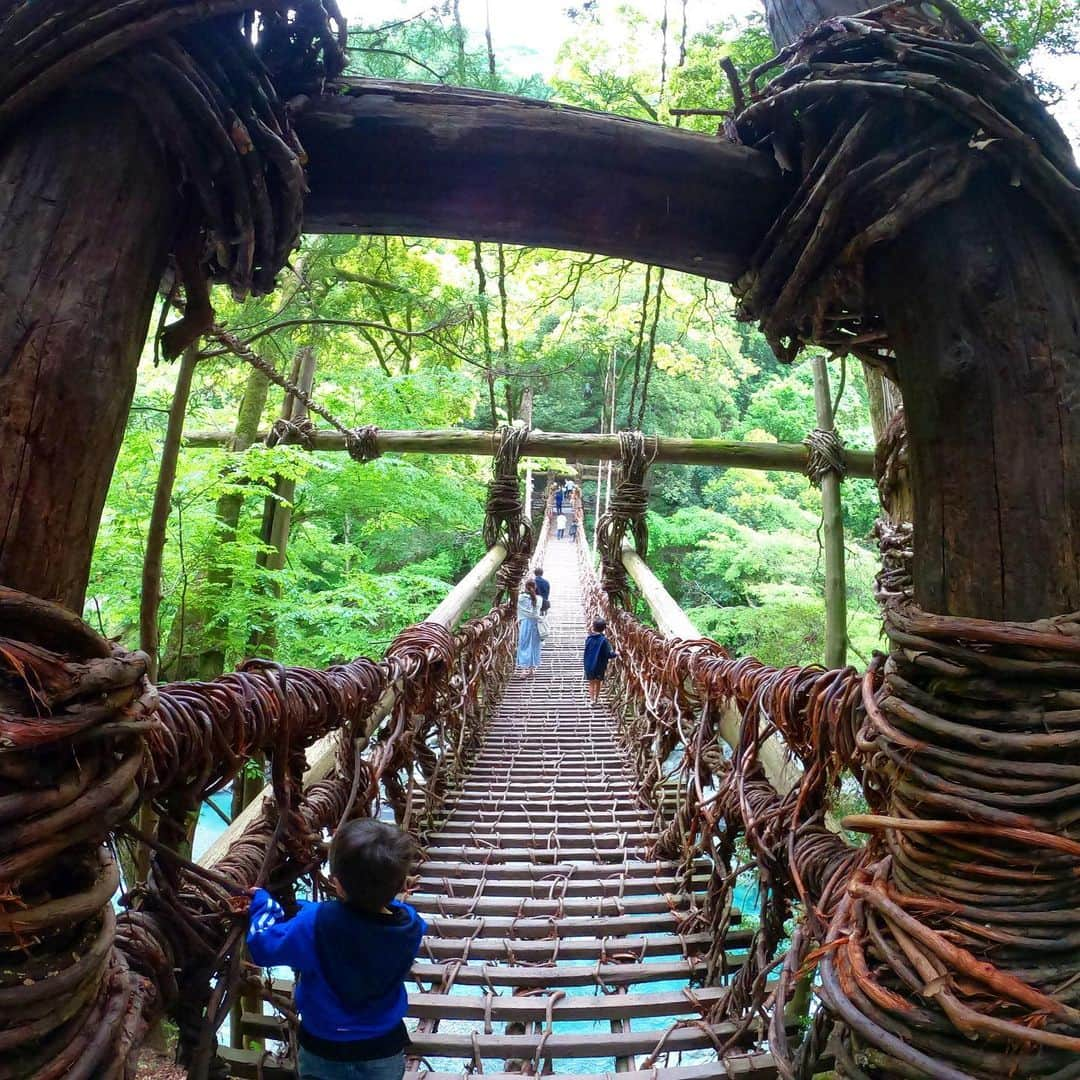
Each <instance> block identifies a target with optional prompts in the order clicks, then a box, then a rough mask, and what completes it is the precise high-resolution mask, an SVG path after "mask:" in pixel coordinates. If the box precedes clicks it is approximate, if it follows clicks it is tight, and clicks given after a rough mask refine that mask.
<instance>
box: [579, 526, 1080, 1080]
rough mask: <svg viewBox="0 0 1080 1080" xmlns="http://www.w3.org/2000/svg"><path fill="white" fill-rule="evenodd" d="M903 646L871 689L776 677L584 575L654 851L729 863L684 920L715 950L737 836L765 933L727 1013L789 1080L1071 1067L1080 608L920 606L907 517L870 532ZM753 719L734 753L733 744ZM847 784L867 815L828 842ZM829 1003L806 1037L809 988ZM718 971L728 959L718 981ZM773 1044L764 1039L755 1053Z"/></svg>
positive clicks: (965, 1079) (735, 867)
mask: <svg viewBox="0 0 1080 1080" xmlns="http://www.w3.org/2000/svg"><path fill="white" fill-rule="evenodd" d="M879 532H880V535H881V541H882V548H883V554H884V557H885V568H884V569H883V571H882V574H881V575H880V577H879V599H880V601H881V603H882V608H883V612H884V616H885V625H886V631H887V633H888V636H889V640H890V643H891V649H890V652H889V655H888V657H883V656H882V657H878V658H876V659H875V661H874V663H873V664H872V665H871V667H870V669H869V670H868V671H867V672H866V673H865V674H862V675H860V674H858V673H857V672H856V671H855V670H854V669H852V668H846V669H842V670H834V671H827V670H824V669H821V668H817V667H808V668H799V667H792V668H785V669H774V668H769V667H767V666H765V665H762V664H760V663H759V662H758V661H756V660H754V659H752V658H744V659H738V660H735V659H732V658H730V657H729V656H728V654H727V652H726V651H725V650H724V648H723V647H722V646H721V645H719V644H717V643H716V642H714V641H710V640H699V641H680V640H672V639H665V638H664V637H663V636H662V635H660V634H659V633H657V632H656V631H654V630H651V629H649V628H648V627H645V626H643V625H642V624H641V623H640V622H639V621H638V620H637V619H636V618H635V617H634V616H633V615H632V614H631V613H630V611H628V610H627V609H626V608H624V607H622V606H620V605H619V604H617V603H614V602H613V600H612V598H611V597H610V596H609V595H608V594H607V593H606V592H605V591H604V589H603V588H602V586H601V583H600V581H599V580H598V579H597V577H596V575H595V573H594V572H593V570H592V566H591V560H590V559H589V556H588V552H587V549H586V547H585V545H584V544H582V545H581V546H580V549H579V550H580V552H581V556H582V572H583V575H584V580H585V582H586V586H587V595H588V605H589V608H590V609H591V611H593V612H594V613H598V614H603V615H604V617H605V618H607V620H608V624H609V628H610V629H609V634H610V636H611V637H612V638H613V641H614V644H615V648H616V650H617V652H618V654H619V657H620V662H619V663H618V664H617V665H616V666H615V667H614V668H613V673H614V681H613V688H612V689H613V697H614V700H615V702H616V706H617V711H618V712H619V714H620V715H621V717H622V721H621V722H622V733H623V734H622V737H623V738H624V740H625V742H626V745H627V747H628V749H629V750H630V752H631V753H632V754H633V755H634V756H635V758H636V760H637V763H638V768H639V770H640V773H641V775H642V777H643V778H644V780H645V789H646V790H647V791H650V792H651V793H652V796H653V802H654V805H655V807H656V809H657V812H658V816H659V817H663V818H664V820H668V815H670V814H671V812H672V811H674V818H673V819H672V820H670V824H668V825H667V826H666V828H665V829H664V830H663V832H662V833H661V835H660V838H659V840H658V841H657V853H658V854H663V855H665V856H668V857H675V858H682V859H683V860H684V862H685V865H686V866H687V868H688V872H689V867H690V865H691V862H692V860H693V858H694V857H695V856H696V855H698V854H701V853H707V854H709V855H710V856H711V857H712V858H713V859H714V861H715V865H716V867H717V869H716V871H715V872H714V876H713V880H712V882H711V883H710V888H709V892H708V898H707V900H706V903H705V904H704V905H703V907H702V908H701V909H700V910H698V911H696V912H692V913H691V915H690V918H692V919H693V920H695V922H696V923H697V924H698V927H700V926H701V925H707V926H709V927H710V928H711V929H712V930H713V931H714V933H715V935H716V937H717V940H718V941H722V939H723V934H724V931H725V930H726V927H727V920H728V914H729V911H730V891H731V887H732V884H733V882H734V878H735V876H736V875H737V873H738V871H739V870H740V869H746V867H745V866H740V864H739V862H738V859H737V850H736V843H735V842H736V839H737V838H738V837H739V836H742V837H743V839H744V840H745V845H746V848H747V849H748V850H749V852H750V855H751V865H752V866H753V868H754V869H755V870H756V872H757V875H758V881H759V887H760V897H761V900H760V910H759V912H758V914H759V917H760V926H759V929H758V930H757V932H756V935H755V939H754V942H753V944H752V946H751V948H750V952H749V956H748V958H747V961H746V963H745V964H744V965H743V966H742V967H741V968H740V970H739V971H738V972H737V974H736V975H735V976H734V977H733V978H732V979H730V981H729V982H728V984H727V985H729V987H730V989H729V993H728V994H727V995H726V997H725V998H724V999H723V1000H722V1001H721V1002H719V1003H718V1004H717V1006H716V1010H715V1011H716V1013H717V1015H726V1016H728V1017H731V1018H739V1017H741V1018H742V1021H743V1028H742V1030H743V1031H744V1032H745V1031H748V1030H754V1025H755V1024H757V1023H760V1026H759V1027H758V1028H757V1030H758V1031H759V1034H760V1036H761V1037H762V1039H763V1040H767V1045H768V1047H769V1049H770V1050H771V1051H772V1053H773V1054H774V1055H775V1057H776V1061H777V1067H778V1069H779V1071H780V1074H781V1075H782V1076H783V1077H785V1078H800V1080H805V1078H809V1077H810V1076H812V1075H813V1073H814V1071H815V1069H816V1068H818V1067H819V1063H820V1062H821V1060H822V1058H823V1055H825V1054H826V1052H828V1054H829V1055H831V1057H832V1060H833V1061H834V1062H835V1067H836V1072H837V1075H839V1076H841V1077H844V1078H848V1080H864V1078H875V1080H877V1078H884V1077H895V1076H904V1077H920V1078H938V1077H944V1078H948V1080H971V1078H978V1080H992V1078H994V1077H1000V1076H1002V1075H1013V1076H1025V1077H1053V1078H1054V1080H1065V1078H1066V1077H1073V1076H1077V1075H1080V1071H1078V1070H1080V1066H1077V1061H1078V1060H1080V1059H1078V1058H1077V1052H1078V1051H1080V1024H1078V1021H1080V1012H1078V1009H1077V1006H1078V1004H1080V980H1078V979H1077V978H1076V972H1077V971H1078V970H1080V914H1078V912H1077V909H1076V905H1075V882H1076V879H1077V875H1078V874H1080V837H1078V827H1080V826H1078V822H1080V786H1078V784H1077V781H1078V780H1080V736H1078V735H1077V723H1076V719H1075V716H1076V706H1077V705H1078V704H1080V696H1078V693H1080V663H1078V657H1080V616H1065V617H1061V618H1058V619H1053V620H1047V621H1045V622H1041V623H1032V624H1017V623H995V622H990V621H985V620H979V619H961V618H949V617H944V616H939V615H933V614H930V613H927V612H923V611H921V610H919V609H918V608H917V607H916V606H915V605H914V604H913V603H912V602H911V601H910V588H909V587H908V586H907V585H905V583H904V578H903V563H904V559H903V553H904V552H905V551H907V550H910V527H909V526H895V527H890V526H885V525H882V526H881V527H880V529H879ZM731 709H736V710H738V713H739V714H740V715H741V718H742V720H741V731H740V738H739V742H738V746H737V747H736V748H735V750H734V751H730V750H729V749H728V748H727V747H726V746H725V745H724V742H723V740H722V738H721V737H720V734H719V727H720V722H721V720H722V718H723V716H724V713H725V711H726V710H731ZM774 733H776V734H779V735H780V736H781V737H782V739H783V741H784V743H785V745H786V746H787V747H788V749H789V750H790V752H791V754H792V755H793V757H794V758H795V760H796V761H797V762H798V763H799V764H800V765H801V766H802V770H803V773H802V778H801V780H800V781H799V782H798V783H797V784H796V786H795V787H794V788H793V789H792V790H791V791H790V792H788V793H787V794H785V795H781V794H780V793H779V792H778V791H777V790H776V789H775V788H774V787H773V786H772V785H771V784H770V783H769V781H768V780H767V779H766V777H765V775H764V773H763V771H762V769H761V767H760V762H759V760H758V748H759V747H760V746H761V745H762V742H763V741H764V740H765V739H766V738H768V737H769V736H770V735H772V734H774ZM845 776H851V777H854V778H855V779H856V780H857V781H858V782H859V784H860V786H861V788H862V791H863V794H864V796H865V798H866V801H867V803H868V806H869V808H870V811H871V812H870V813H867V814H857V815H851V816H849V817H847V818H845V819H844V820H843V821H842V823H841V824H842V825H844V826H845V827H846V828H847V829H848V830H854V831H861V832H864V833H866V834H868V836H869V841H868V843H866V845H865V846H855V845H853V844H851V843H848V842H847V841H846V840H844V839H843V838H842V837H841V836H840V835H838V834H837V833H835V832H833V831H831V830H830V828H829V826H828V822H827V818H826V813H827V811H828V809H829V806H830V804H831V802H832V801H833V799H834V797H835V796H836V794H837V792H838V790H839V786H840V784H841V782H842V780H843V778H844V777H845ZM813 972H816V978H815V989H816V991H817V993H818V995H819V997H820V1000H821V1002H822V1003H823V1004H824V1006H825V1008H822V1009H819V1010H817V1011H816V1012H815V1013H814V1014H813V1020H812V1023H811V1024H810V1027H809V1029H808V1030H807V1032H806V1034H805V1037H804V1038H803V1039H802V1040H801V1041H799V1042H795V1041H793V1039H792V1037H791V1034H790V1031H789V1030H788V1027H789V1026H790V1025H789V1024H788V1023H787V1022H786V1021H787V1020H788V1012H787V1006H788V1005H789V1003H790V1001H791V998H792V996H793V994H794V993H795V990H796V986H797V984H798V982H799V979H800V976H803V975H805V974H807V973H813ZM726 974H727V973H726V972H725V971H724V968H723V952H722V949H720V948H719V947H718V948H717V949H716V950H715V951H714V953H713V955H712V957H711V958H710V970H709V977H710V978H711V979H713V980H719V979H721V978H722V977H724V976H725V975H726ZM763 1044H764V1043H763Z"/></svg>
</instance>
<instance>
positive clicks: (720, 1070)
mask: <svg viewBox="0 0 1080 1080" xmlns="http://www.w3.org/2000/svg"><path fill="white" fill-rule="evenodd" d="M218 1053H219V1056H220V1057H221V1058H222V1060H223V1061H224V1062H225V1063H226V1065H227V1066H228V1068H229V1074H230V1075H231V1076H236V1077H241V1078H243V1080H256V1078H258V1077H262V1080H295V1078H296V1071H295V1069H294V1068H293V1067H292V1065H291V1063H290V1064H286V1065H282V1064H280V1063H277V1061H276V1059H275V1058H273V1057H272V1056H271V1057H268V1056H267V1055H264V1054H263V1053H262V1052H261V1051H258V1050H237V1049H232V1048H229V1047H219V1050H218ZM260 1070H261V1071H260ZM574 1075H575V1077H576V1080H611V1074H610V1073H575V1074H574ZM474 1076H475V1074H474V1073H469V1072H468V1071H467V1070H465V1069H462V1070H461V1071H460V1072H432V1071H431V1070H429V1069H421V1070H418V1071H417V1070H413V1071H409V1072H406V1073H405V1078H404V1080H473V1077H474ZM621 1076H622V1077H623V1078H624V1080H727V1078H731V1080H775V1078H776V1076H777V1072H776V1067H775V1066H774V1065H773V1063H772V1057H771V1056H770V1055H769V1054H745V1055H741V1054H740V1055H737V1056H729V1057H727V1058H725V1060H724V1061H722V1062H720V1061H713V1062H706V1063H705V1064H702V1065H673V1066H666V1067H661V1068H656V1069H649V1070H647V1071H633V1072H627V1073H622V1074H621ZM484 1078H485V1080H521V1073H519V1072H516V1073H507V1072H490V1071H487V1072H485V1073H484Z"/></svg>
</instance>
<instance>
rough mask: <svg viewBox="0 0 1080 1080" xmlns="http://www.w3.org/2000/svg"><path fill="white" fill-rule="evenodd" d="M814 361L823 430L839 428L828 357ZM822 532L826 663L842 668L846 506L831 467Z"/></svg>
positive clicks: (823, 480)
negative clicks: (837, 426)
mask: <svg viewBox="0 0 1080 1080" xmlns="http://www.w3.org/2000/svg"><path fill="white" fill-rule="evenodd" d="M811 364H812V365H813V370H814V408H815V411H816V412H817V426H818V427H819V428H820V429H821V430H822V431H835V430H836V428H835V424H834V423H833V403H832V396H831V394H830V391H829V369H828V367H827V366H826V364H825V357H824V356H815V357H814V358H813V360H812V361H811ZM821 532H822V540H823V544H824V548H825V666H826V667H830V668H839V667H843V666H844V665H845V664H846V663H847V584H846V582H845V579H844V508H843V504H842V503H841V500H840V477H839V476H838V475H837V474H836V473H835V472H832V471H831V470H830V471H829V472H827V473H825V474H824V475H823V476H822V477H821Z"/></svg>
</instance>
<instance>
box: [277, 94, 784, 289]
mask: <svg viewBox="0 0 1080 1080" xmlns="http://www.w3.org/2000/svg"><path fill="white" fill-rule="evenodd" d="M336 86H337V88H338V89H339V90H340V91H341V92H340V93H336V94H326V95H323V96H322V97H320V98H317V99H315V100H313V101H312V102H311V103H310V104H309V105H308V106H307V107H306V108H305V109H304V111H303V112H302V113H301V114H300V116H299V117H298V118H297V131H298V133H299V136H300V139H301V141H302V142H303V144H304V147H305V148H306V150H307V152H308V155H309V158H310V164H309V166H308V184H309V187H310V188H311V194H310V195H309V197H308V199H307V203H306V206H305V213H304V228H305V229H306V231H308V232H346V233H348V232H357V233H386V234H389V235H399V234H401V235H406V236H446V237H457V238H462V239H470V240H485V241H493V242H503V243H511V244H531V245H536V246H540V247H555V248H566V249H570V250H576V251H590V252H596V253H598V254H602V255H614V256H618V257H621V258H628V259H636V260H638V261H641V262H649V263H654V264H656V265H658V266H667V267H670V268H672V269H675V270H686V271H689V272H690V273H697V274H703V275H705V276H706V277H714V278H720V279H722V280H725V281H730V280H732V279H733V277H734V276H735V275H736V274H738V273H739V272H740V271H741V270H742V269H743V266H744V265H745V262H746V259H747V258H748V257H749V255H750V254H751V253H752V252H753V250H754V248H755V246H756V245H757V243H758V241H759V239H760V238H761V236H762V235H763V234H764V232H765V230H766V229H767V228H768V227H769V225H771V224H772V222H773V220H774V218H775V216H776V213H777V211H778V210H779V207H780V204H781V203H782V201H783V198H784V194H785V191H786V181H785V180H784V178H783V176H782V174H781V173H780V170H779V169H778V168H777V165H776V162H775V160H774V159H773V156H772V155H771V154H769V153H764V152H762V151H760V150H755V149H751V148H750V147H745V146H735V145H733V144H731V143H728V142H726V141H725V140H723V139H716V138H712V137H710V136H707V135H698V134H694V133H691V132H687V131H678V130H676V129H674V128H670V127H664V126H662V125H660V124H648V123H643V122H641V121H638V120H628V119H626V118H625V117H618V116H610V115H603V114H600V113H593V112H588V111H586V110H584V109H572V108H567V107H565V106H553V105H551V104H549V103H547V102H541V101H529V100H525V99H522V98H514V97H510V96H509V95H505V94H492V93H484V92H481V91H476V90H463V89H459V88H457V87H445V86H420V85H417V84H415V83H395V82H387V81H381V80H375V79H354V80H340V81H339V82H338V83H337V84H336Z"/></svg>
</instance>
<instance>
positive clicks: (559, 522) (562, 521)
mask: <svg viewBox="0 0 1080 1080" xmlns="http://www.w3.org/2000/svg"><path fill="white" fill-rule="evenodd" d="M565 535H566V515H565V514H563V513H560V514H559V516H558V517H556V518H555V539H556V540H561V539H562V538H563V537H564V536H565Z"/></svg>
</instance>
